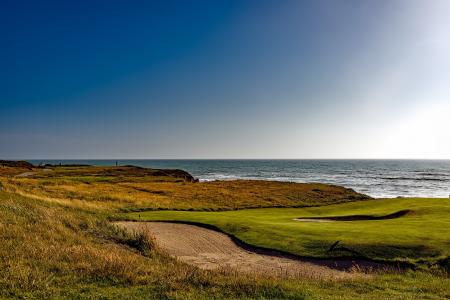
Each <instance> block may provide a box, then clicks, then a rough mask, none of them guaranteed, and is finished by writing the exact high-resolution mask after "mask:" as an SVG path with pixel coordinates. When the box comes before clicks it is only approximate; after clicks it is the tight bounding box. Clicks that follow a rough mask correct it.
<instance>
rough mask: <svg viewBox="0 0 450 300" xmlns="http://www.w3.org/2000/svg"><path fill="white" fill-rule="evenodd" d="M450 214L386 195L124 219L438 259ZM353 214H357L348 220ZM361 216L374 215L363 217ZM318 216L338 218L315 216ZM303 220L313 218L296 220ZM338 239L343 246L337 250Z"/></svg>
mask: <svg viewBox="0 0 450 300" xmlns="http://www.w3.org/2000/svg"><path fill="white" fill-rule="evenodd" d="M398 212H407V213H398ZM449 215H450V200H449V199H384V200H370V201H360V202H352V203H344V204H336V205H328V206H322V207H310V208H267V209H248V210H238V211H228V212H183V211H149V212H140V213H129V214H127V215H125V217H126V218H128V219H132V220H149V221H187V222H197V223H203V224H209V225H213V226H216V227H218V228H219V229H221V230H223V231H224V232H227V233H229V234H231V235H233V236H235V237H237V238H239V239H240V240H242V241H244V242H246V243H248V244H251V245H255V246H259V247H266V248H272V249H277V250H281V251H286V252H290V253H293V254H297V255H302V256H310V257H322V258H323V257H336V256H339V257H341V256H352V255H355V253H359V254H361V255H363V256H366V257H369V258H372V259H377V260H387V261H407V262H413V263H434V262H437V261H438V260H442V259H445V258H446V257H448V256H449V255H450V218H449V217H448V216H449ZM352 216H357V217H358V218H356V220H349V219H351V218H352ZM361 216H366V217H372V218H374V219H372V220H360V219H359V218H360V217H361ZM386 216H388V218H386V219H383V218H385V217H386ZM389 216H394V217H393V218H392V217H389ZM317 217H323V218H327V217H331V218H337V219H338V220H339V221H335V220H327V221H326V222H323V220H320V219H319V220H317V219H316V220H314V218H317ZM299 218H307V219H310V221H307V220H301V221H299V220H296V219H299ZM340 218H341V219H340ZM336 242H339V243H338V245H339V247H335V248H334V249H333V248H332V245H333V244H335V243H336ZM330 248H332V251H330Z"/></svg>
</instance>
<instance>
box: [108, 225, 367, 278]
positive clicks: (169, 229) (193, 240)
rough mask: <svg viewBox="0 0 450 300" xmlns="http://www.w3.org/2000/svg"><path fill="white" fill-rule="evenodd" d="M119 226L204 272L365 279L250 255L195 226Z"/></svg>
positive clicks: (228, 240)
mask: <svg viewBox="0 0 450 300" xmlns="http://www.w3.org/2000/svg"><path fill="white" fill-rule="evenodd" d="M116 225H118V226H119V227H122V228H125V229H127V230H129V231H130V232H134V233H139V232H144V233H146V234H149V235H151V236H152V238H154V239H155V241H156V244H157V246H158V247H159V248H160V249H161V250H163V251H164V252H166V253H167V254H169V255H170V256H173V257H176V258H177V259H179V260H180V261H182V262H185V263H187V264H191V265H194V266H196V267H199V268H201V269H205V270H217V269H230V270H235V271H238V272H248V273H254V272H258V273H262V274H267V275H272V276H277V277H280V276H281V277H308V278H324V279H345V278H355V277H360V276H366V275H365V274H363V273H360V272H356V271H354V270H351V271H343V270H338V269H335V268H333V267H330V266H327V265H325V264H323V263H321V262H320V261H317V262H313V261H307V260H304V261H303V260H300V259H293V258H288V257H280V256H276V255H269V254H261V253H256V252H253V251H249V250H246V249H243V248H242V247H240V246H238V245H237V244H236V243H235V242H234V241H233V240H232V239H231V238H230V237H229V236H227V235H226V234H223V233H220V232H217V231H214V230H210V229H206V228H202V227H198V226H194V225H187V224H178V223H166V222H117V223H116ZM327 263H328V264H331V263H330V262H327ZM348 263H351V262H348ZM350 269H351V268H350Z"/></svg>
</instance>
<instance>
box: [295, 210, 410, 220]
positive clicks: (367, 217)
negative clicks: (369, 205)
mask: <svg viewBox="0 0 450 300" xmlns="http://www.w3.org/2000/svg"><path fill="white" fill-rule="evenodd" d="M410 213H412V210H409V209H404V210H400V211H397V212H394V213H392V214H388V215H384V216H371V215H351V216H332V217H302V218H297V220H329V221H370V220H389V219H396V218H400V217H403V216H406V215H408V214H410Z"/></svg>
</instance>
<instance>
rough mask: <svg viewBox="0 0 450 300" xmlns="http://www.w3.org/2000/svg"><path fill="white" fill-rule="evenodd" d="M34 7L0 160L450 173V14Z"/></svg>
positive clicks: (14, 36) (22, 30)
mask: <svg viewBox="0 0 450 300" xmlns="http://www.w3.org/2000/svg"><path fill="white" fill-rule="evenodd" d="M26 2H27V1H25V2H21V3H16V2H9V3H7V4H6V6H7V9H4V10H2V11H1V12H0V16H1V17H2V19H4V20H6V26H3V28H2V29H0V30H1V31H2V32H1V33H2V36H4V37H6V38H5V41H6V43H5V45H4V47H2V50H1V51H2V54H3V55H1V56H0V63H1V65H2V68H1V69H2V72H0V77H1V78H0V107H1V118H0V159H20V158H25V159H89V158H92V159H96V158H97V159H146V158H148V159H183V158H184V159H193V158H197V159H450V54H449V53H450V1H446V0H435V1H427V0H394V1H390V0H383V1H369V0H365V1H364V0H363V1H356V0H344V1H339V2H336V1H326V0H319V1H301V2H300V1H283V2H282V3H280V2H278V1H269V0H268V1H248V2H241V1H233V0H223V1H214V2H210V1H200V0H199V1H193V2H190V3H189V4H188V3H186V2H184V1H174V2H173V3H171V4H163V3H161V4H157V3H156V2H155V3H147V4H141V5H140V6H133V5H131V4H124V3H123V2H120V1H117V2H116V1H111V2H109V3H108V6H105V4H104V3H103V2H102V1H89V2H88V1H80V2H78V3H72V4H69V3H61V2H59V1H51V0H47V1H42V2H39V4H37V3H35V2H33V1H30V2H29V3H26Z"/></svg>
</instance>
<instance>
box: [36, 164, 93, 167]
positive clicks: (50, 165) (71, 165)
mask: <svg viewBox="0 0 450 300" xmlns="http://www.w3.org/2000/svg"><path fill="white" fill-rule="evenodd" d="M44 167H92V166H91V165H86V164H45V165H44Z"/></svg>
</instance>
